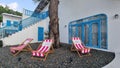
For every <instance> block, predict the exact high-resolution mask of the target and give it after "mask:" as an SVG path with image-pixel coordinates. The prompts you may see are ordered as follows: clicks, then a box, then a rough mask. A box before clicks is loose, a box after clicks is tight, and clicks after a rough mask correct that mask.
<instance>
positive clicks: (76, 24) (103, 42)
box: [69, 14, 108, 49]
mask: <svg viewBox="0 0 120 68" xmlns="http://www.w3.org/2000/svg"><path fill="white" fill-rule="evenodd" d="M74 36H77V37H80V38H81V40H82V42H84V44H85V45H86V46H88V47H95V48H102V49H107V48H108V47H107V44H108V43H107V16H106V15H105V14H98V15H94V16H90V17H87V18H83V19H79V20H75V21H72V22H70V24H69V43H72V41H71V38H72V37H74Z"/></svg>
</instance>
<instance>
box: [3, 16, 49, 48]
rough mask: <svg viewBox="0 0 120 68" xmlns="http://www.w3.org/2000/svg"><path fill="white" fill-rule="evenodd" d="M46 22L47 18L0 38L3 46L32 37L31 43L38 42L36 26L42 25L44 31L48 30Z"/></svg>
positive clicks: (18, 42)
mask: <svg viewBox="0 0 120 68" xmlns="http://www.w3.org/2000/svg"><path fill="white" fill-rule="evenodd" d="M48 22H49V18H47V19H45V20H42V21H40V22H38V23H36V24H34V25H31V26H30V27H27V28H25V29H23V30H22V31H19V32H17V33H15V34H12V35H11V36H9V37H6V38H4V39H2V40H3V44H4V45H3V46H8V45H9V46H10V45H16V44H20V43H22V42H23V41H24V40H25V39H27V38H33V39H34V40H33V41H32V43H33V42H38V27H44V31H45V30H48Z"/></svg>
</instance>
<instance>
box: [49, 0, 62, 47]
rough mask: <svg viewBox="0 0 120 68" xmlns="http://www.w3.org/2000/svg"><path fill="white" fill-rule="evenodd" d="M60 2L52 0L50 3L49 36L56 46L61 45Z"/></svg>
mask: <svg viewBox="0 0 120 68" xmlns="http://www.w3.org/2000/svg"><path fill="white" fill-rule="evenodd" d="M58 4H59V0H50V5H49V18H50V21H49V29H50V31H49V37H50V38H51V39H53V40H54V45H53V46H54V48H58V47H60V38H59V23H58V21H59V19H58Z"/></svg>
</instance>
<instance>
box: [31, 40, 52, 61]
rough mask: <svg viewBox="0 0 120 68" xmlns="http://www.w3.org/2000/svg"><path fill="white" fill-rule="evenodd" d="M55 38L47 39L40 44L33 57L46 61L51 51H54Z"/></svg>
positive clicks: (33, 52)
mask: <svg viewBox="0 0 120 68" xmlns="http://www.w3.org/2000/svg"><path fill="white" fill-rule="evenodd" d="M52 44H53V40H52V39H46V40H44V41H43V42H42V44H40V45H39V46H38V48H37V49H36V50H33V51H32V57H31V58H32V59H37V60H43V61H45V60H46V58H47V56H48V54H49V53H53V51H54V49H53V46H52Z"/></svg>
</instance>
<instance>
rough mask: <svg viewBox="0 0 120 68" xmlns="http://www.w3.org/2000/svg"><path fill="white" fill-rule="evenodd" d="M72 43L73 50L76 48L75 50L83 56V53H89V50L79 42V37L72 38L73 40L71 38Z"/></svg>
mask: <svg viewBox="0 0 120 68" xmlns="http://www.w3.org/2000/svg"><path fill="white" fill-rule="evenodd" d="M72 41H73V43H74V46H75V48H76V49H77V50H80V51H81V53H83V54H84V53H89V52H90V48H86V47H85V46H84V45H83V44H82V42H81V40H80V38H79V37H73V38H72Z"/></svg>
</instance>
